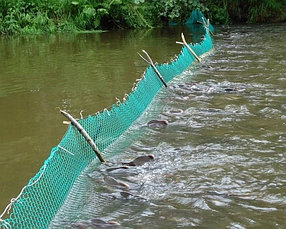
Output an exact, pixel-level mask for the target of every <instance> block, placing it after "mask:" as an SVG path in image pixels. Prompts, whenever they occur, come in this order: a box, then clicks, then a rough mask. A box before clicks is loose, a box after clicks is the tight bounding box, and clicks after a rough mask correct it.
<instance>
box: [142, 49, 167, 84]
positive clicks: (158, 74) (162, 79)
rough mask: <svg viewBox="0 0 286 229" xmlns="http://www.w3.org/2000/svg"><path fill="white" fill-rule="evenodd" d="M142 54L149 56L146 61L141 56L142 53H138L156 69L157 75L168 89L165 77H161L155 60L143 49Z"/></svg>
mask: <svg viewBox="0 0 286 229" xmlns="http://www.w3.org/2000/svg"><path fill="white" fill-rule="evenodd" d="M142 52H144V53H145V55H146V56H147V59H148V60H146V59H145V58H144V57H143V56H142V55H140V53H138V55H139V56H140V57H141V58H142V59H143V60H145V61H146V62H147V63H148V64H150V65H151V66H152V68H153V69H154V71H155V73H156V74H157V76H158V77H159V79H160V80H161V81H162V83H163V84H164V86H165V87H168V86H167V83H166V82H165V80H164V78H163V76H162V75H161V73H160V72H159V71H158V69H157V68H156V66H155V64H154V62H153V60H152V59H151V57H150V56H149V54H148V53H147V52H146V51H145V50H144V49H143V50H142Z"/></svg>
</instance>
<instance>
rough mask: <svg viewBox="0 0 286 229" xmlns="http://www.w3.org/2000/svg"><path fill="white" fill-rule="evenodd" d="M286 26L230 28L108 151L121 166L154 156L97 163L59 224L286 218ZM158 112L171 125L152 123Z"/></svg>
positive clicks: (270, 222)
mask: <svg viewBox="0 0 286 229" xmlns="http://www.w3.org/2000/svg"><path fill="white" fill-rule="evenodd" d="M285 32H286V30H285V25H284V24H281V25H275V26H273V25H271V26H264V27H261V26H251V27H248V26H243V27H241V26H240V27H231V28H228V29H225V28H222V30H221V32H220V33H219V34H218V35H217V37H216V42H215V50H214V51H212V53H211V54H210V55H208V56H207V57H206V58H204V59H203V63H202V64H201V65H200V64H198V65H196V66H195V67H192V68H191V69H190V70H189V71H187V72H185V73H184V74H183V75H182V76H180V77H178V78H177V79H175V80H173V81H172V82H171V84H170V86H169V87H168V88H167V89H163V90H162V91H161V92H160V94H159V95H158V96H157V97H156V100H155V101H154V102H153V103H152V105H151V106H150V107H149V109H148V111H147V112H146V114H145V115H144V116H143V117H141V119H140V120H139V121H138V122H137V123H136V124H135V125H134V126H133V127H132V129H131V130H129V132H128V133H126V134H125V136H124V137H123V138H122V139H121V140H120V141H119V142H117V143H116V144H114V145H113V146H112V147H110V148H109V149H108V150H109V151H110V152H112V153H113V154H116V155H115V156H114V157H112V158H111V159H110V161H111V162H110V163H111V166H112V167H117V166H120V165H121V162H125V161H130V160H132V159H134V158H135V157H137V156H140V155H147V154H150V153H152V154H154V155H155V160H154V161H152V162H149V163H146V164H144V165H143V166H138V167H130V168H128V169H124V168H123V169H118V170H113V171H109V170H108V168H107V167H106V165H98V164H93V165H90V166H89V168H87V170H86V171H85V173H83V174H82V176H81V178H80V179H79V180H78V181H77V183H76V185H75V187H74V189H73V191H72V192H71V194H70V196H69V198H68V200H67V202H66V204H65V205H64V206H63V208H62V209H61V211H60V213H59V214H58V215H57V217H56V219H55V220H54V222H53V224H52V225H51V226H52V227H54V228H62V227H65V228H93V226H92V225H93V221H92V220H93V219H98V218H100V219H102V220H104V221H105V222H109V221H110V220H112V221H116V222H117V223H120V224H121V226H122V227H123V228H177V227H185V228H190V227H191V226H198V227H203V228H249V227H258V228H260V227H263V228H276V227H278V228H279V227H281V226H282V225H284V224H285V220H286V216H285V211H286V208H285V204H286V192H285V188H284V187H285V185H286V180H285V176H284V174H285V164H286V160H285V150H286V142H285V140H286V131H285V130H286V119H285V110H286V109H285V97H286V84H285V81H286V75H285V64H283V63H284V62H285V58H286V55H285V53H284V51H283V50H285V48H286V43H285V40H284V39H283V37H284V36H285V35H286V33H285ZM151 119H161V120H168V122H169V125H168V126H167V127H165V128H149V127H147V126H146V123H147V122H148V121H150V120H151ZM130 138H131V139H130ZM104 176H110V177H113V178H115V179H117V180H118V181H122V182H125V183H127V184H128V185H129V186H130V190H129V191H128V193H126V191H124V190H123V189H122V188H121V187H119V186H112V185H110V184H108V183H106V182H105V181H104V179H103V177H104Z"/></svg>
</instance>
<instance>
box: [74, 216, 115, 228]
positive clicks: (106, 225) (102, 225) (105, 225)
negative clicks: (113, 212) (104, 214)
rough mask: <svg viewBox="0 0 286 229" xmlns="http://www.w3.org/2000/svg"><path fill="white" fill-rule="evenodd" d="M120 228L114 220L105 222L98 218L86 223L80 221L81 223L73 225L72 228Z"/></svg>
mask: <svg viewBox="0 0 286 229" xmlns="http://www.w3.org/2000/svg"><path fill="white" fill-rule="evenodd" d="M118 226H120V224H119V223H118V222H116V221H113V220H110V221H105V220H102V219H98V218H94V219H91V220H86V221H80V222H76V223H72V224H71V227H72V228H77V229H90V228H114V227H118Z"/></svg>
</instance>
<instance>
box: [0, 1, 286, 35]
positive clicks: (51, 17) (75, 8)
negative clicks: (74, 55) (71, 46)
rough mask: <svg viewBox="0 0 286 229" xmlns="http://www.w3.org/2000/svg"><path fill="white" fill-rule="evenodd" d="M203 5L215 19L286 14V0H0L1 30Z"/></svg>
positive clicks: (180, 17) (177, 16)
mask: <svg viewBox="0 0 286 229" xmlns="http://www.w3.org/2000/svg"><path fill="white" fill-rule="evenodd" d="M197 8H199V9H200V10H201V11H202V12H203V13H204V14H205V15H206V16H207V17H208V18H210V20H211V22H212V23H213V24H230V23H241V22H242V23H256V22H259V23H260V22H278V21H284V20H285V19H286V0H260V1H257V0H222V1H216V0H201V1H198V0H0V34H19V33H20V34H37V33H54V32H77V31H98V30H106V29H113V28H132V29H138V28H150V27H154V26H161V25H164V24H167V23H169V22H184V21H185V20H186V19H187V18H188V17H189V15H190V12H191V11H192V10H193V9H197Z"/></svg>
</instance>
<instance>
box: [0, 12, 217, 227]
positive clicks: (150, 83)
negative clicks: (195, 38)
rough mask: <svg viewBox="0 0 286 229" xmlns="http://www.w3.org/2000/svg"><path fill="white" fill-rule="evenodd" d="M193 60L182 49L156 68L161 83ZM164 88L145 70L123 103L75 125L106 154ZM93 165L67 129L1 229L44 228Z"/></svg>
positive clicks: (205, 44)
mask: <svg viewBox="0 0 286 229" xmlns="http://www.w3.org/2000/svg"><path fill="white" fill-rule="evenodd" d="M201 17H202V15H201V13H200V12H199V11H194V12H193V13H192V14H191V17H190V19H189V20H188V21H189V22H190V23H194V22H197V21H201ZM189 46H190V47H191V48H192V49H193V50H194V51H195V53H196V54H197V55H198V56H200V55H202V54H203V53H205V52H207V51H209V50H210V49H211V48H212V40H211V37H210V34H209V31H208V29H205V35H204V38H203V40H202V41H201V42H200V43H196V44H190V45H189ZM194 60H195V58H194V56H193V55H192V54H190V52H189V50H188V49H187V48H186V47H185V46H184V47H183V48H182V50H181V53H180V54H179V56H178V57H177V59H176V60H173V61H172V62H170V63H166V64H160V65H156V67H157V69H158V70H159V72H160V73H161V74H162V76H163V77H164V80H165V81H166V82H168V81H170V80H172V79H173V78H174V77H175V76H177V75H179V74H181V73H182V72H183V71H184V70H186V69H187V68H188V67H189V66H190V65H191V63H192V62H193V61H194ZM162 86H163V84H162V82H161V81H160V79H159V78H158V76H157V75H156V73H155V71H154V69H153V68H152V67H148V68H147V69H146V71H145V73H144V74H143V77H142V78H141V80H140V81H139V82H138V83H137V84H136V85H135V86H134V88H133V90H132V91H131V93H130V94H129V95H128V96H126V98H125V99H124V102H118V103H117V104H116V105H113V106H112V108H111V109H110V110H107V109H105V110H104V111H103V112H100V113H97V114H96V115H95V116H88V117H87V118H85V119H81V120H80V121H79V122H80V124H81V125H82V126H83V127H84V129H85V130H86V131H87V132H88V133H89V135H90V136H91V137H92V138H93V140H94V142H95V143H96V145H97V146H98V148H99V150H100V151H101V152H102V153H103V156H106V155H105V149H106V148H107V147H108V146H110V145H111V144H112V143H113V142H114V141H115V140H117V139H118V138H119V136H120V135H122V133H124V132H125V131H126V130H127V129H128V128H129V127H130V126H131V124H132V123H133V122H134V121H135V120H136V119H138V118H139V117H140V116H141V114H142V113H143V112H144V110H145V109H146V108H147V106H148V105H149V104H150V102H151V101H152V99H153V98H154V96H155V95H156V94H157V92H158V91H159V90H160V89H161V88H162ZM93 160H97V159H96V155H95V153H94V152H93V151H92V149H91V147H90V146H89V145H88V143H87V142H86V140H85V139H84V137H83V136H82V135H81V134H80V133H79V132H78V131H77V130H76V129H75V127H73V126H72V125H70V126H69V127H68V130H67V132H66V134H65V136H64V137H63V139H62V140H61V142H60V143H59V145H58V146H56V147H54V148H53V149H52V150H51V153H50V156H49V158H48V159H46V161H45V162H44V164H43V166H42V167H41V169H40V170H39V172H38V173H37V174H36V175H35V176H34V177H33V178H31V179H30V181H29V183H28V184H27V185H26V186H25V187H24V188H23V189H22V192H21V193H20V195H19V196H18V198H17V199H12V200H11V202H12V203H13V211H12V213H11V214H10V215H9V217H8V218H7V219H5V220H1V221H0V227H1V228H48V226H49V224H50V222H51V220H52V219H53V218H54V216H55V215H56V213H57V212H58V210H59V209H60V207H61V206H62V205H63V203H64V201H65V199H66V197H67V195H68V193H69V192H70V190H71V188H72V186H73V184H74V182H75V180H76V179H77V178H78V176H79V175H80V173H81V172H82V171H83V170H84V169H85V168H86V166H87V165H88V164H90V163H91V162H92V161H93Z"/></svg>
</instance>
